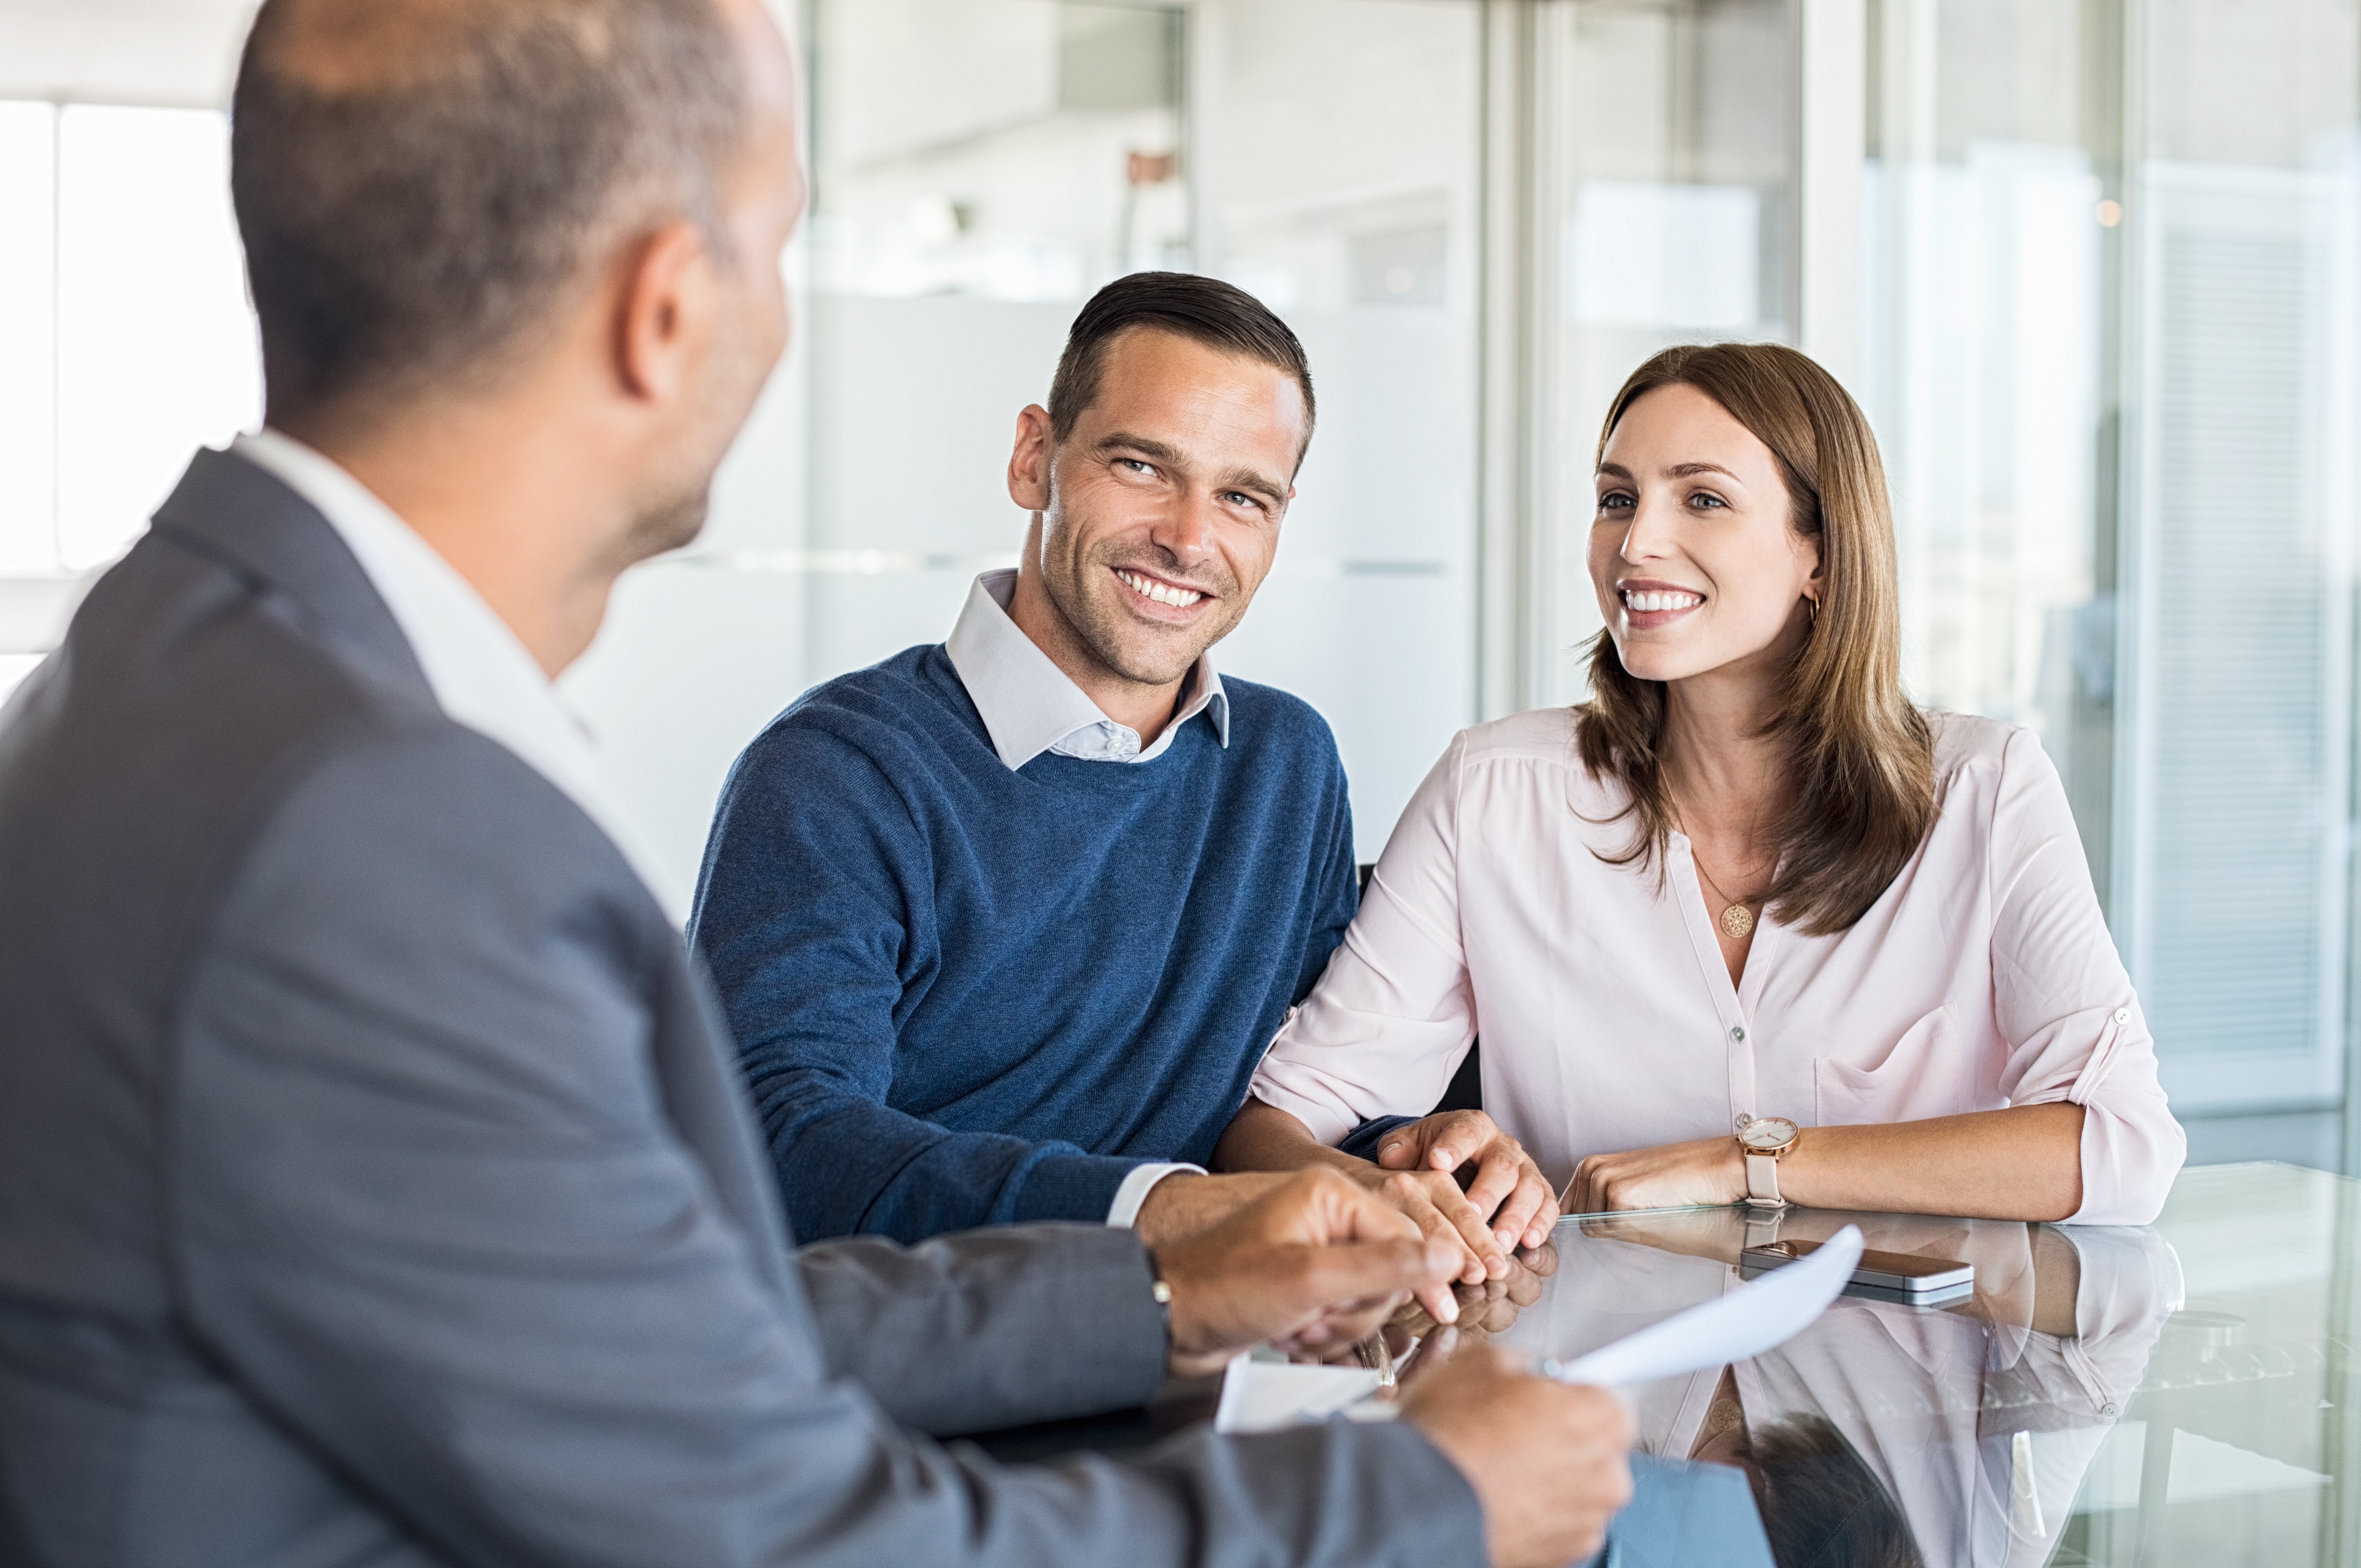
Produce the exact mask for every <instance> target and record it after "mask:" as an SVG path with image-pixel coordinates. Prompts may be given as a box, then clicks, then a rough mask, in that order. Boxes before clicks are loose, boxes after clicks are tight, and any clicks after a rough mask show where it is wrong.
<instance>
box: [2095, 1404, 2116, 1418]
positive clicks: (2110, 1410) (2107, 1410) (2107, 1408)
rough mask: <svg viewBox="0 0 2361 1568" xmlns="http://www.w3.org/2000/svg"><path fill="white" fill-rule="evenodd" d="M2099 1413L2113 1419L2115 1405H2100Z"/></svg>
mask: <svg viewBox="0 0 2361 1568" xmlns="http://www.w3.org/2000/svg"><path fill="white" fill-rule="evenodd" d="M2099 1414H2101V1415H2103V1416H2104V1417H2106V1418H2107V1419H2108V1420H2114V1416H2115V1407H2114V1406H2113V1405H2111V1404H2109V1405H2101V1406H2100V1407H2099Z"/></svg>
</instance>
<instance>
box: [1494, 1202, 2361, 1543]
mask: <svg viewBox="0 0 2361 1568" xmlns="http://www.w3.org/2000/svg"><path fill="white" fill-rule="evenodd" d="M1845 1223H1858V1224H1859V1225H1861V1229H1862V1231H1863V1233H1864V1234H1866V1236H1867V1238H1868V1243H1869V1245H1870V1246H1872V1247H1873V1248H1880V1249H1883V1250H1884V1251H1888V1252H1904V1253H1917V1254H1922V1255H1929V1256H1935V1257H1947V1258H1956V1259H1961V1260H1964V1261H1967V1262H1970V1263H1972V1264H1973V1265H1974V1266H1975V1269H1976V1289H1975V1294H1974V1296H1973V1297H1972V1298H1971V1299H1969V1300H1966V1301H1961V1302H1958V1303H1956V1304H1954V1305H1951V1306H1949V1307H1944V1308H1927V1307H1914V1306H1908V1305H1904V1304H1900V1303H1897V1302H1895V1301H1893V1300H1891V1299H1874V1300H1872V1299H1855V1298H1851V1297H1847V1298H1843V1299H1839V1301H1838V1302H1837V1303H1836V1304H1835V1305H1834V1306H1833V1307H1831V1308H1830V1309H1829V1310H1828V1311H1827V1312H1826V1313H1824V1314H1823V1315H1822V1316H1821V1318H1820V1319H1819V1321H1817V1322H1816V1323H1814V1324H1813V1325H1812V1327H1811V1328H1809V1329H1807V1330H1806V1331H1805V1332H1803V1333H1802V1334H1800V1335H1798V1336H1796V1338H1795V1339H1793V1340H1791V1341H1789V1342H1788V1343H1786V1344H1785V1345H1783V1346H1782V1347H1781V1348H1780V1349H1778V1350H1776V1351H1773V1352H1772V1353H1770V1354H1766V1355H1763V1356H1759V1357H1757V1358H1755V1359H1754V1360H1753V1361H1751V1362H1744V1363H1741V1364H1739V1365H1737V1366H1734V1367H1732V1368H1730V1370H1729V1379H1728V1381H1727V1383H1725V1381H1724V1377H1723V1374H1722V1373H1721V1372H1720V1371H1719V1370H1716V1371H1712V1372H1706V1373H1700V1374H1697V1375H1696V1376H1690V1377H1682V1378H1672V1379H1667V1380H1665V1381H1664V1382H1662V1383H1657V1384H1650V1385H1646V1386H1643V1387H1640V1388H1638V1389H1636V1390H1634V1391H1633V1406H1634V1412H1635V1416H1636V1423H1635V1424H1636V1427H1637V1431H1638V1434H1639V1440H1640V1445H1641V1446H1642V1448H1644V1449H1646V1450H1647V1451H1648V1452H1650V1453H1661V1454H1668V1455H1674V1456H1677V1457H1686V1456H1688V1455H1689V1454H1691V1453H1696V1452H1698V1451H1699V1449H1700V1446H1701V1445H1708V1444H1710V1445H1711V1446H1710V1447H1708V1448H1707V1449H1706V1452H1707V1453H1708V1454H1712V1453H1722V1454H1730V1455H1733V1456H1737V1455H1741V1454H1743V1455H1744V1456H1746V1457H1747V1461H1748V1463H1750V1464H1752V1465H1756V1466H1759V1467H1761V1474H1760V1475H1758V1479H1757V1491H1758V1494H1760V1495H1762V1496H1763V1497H1766V1499H1767V1501H1766V1507H1765V1510H1764V1511H1765V1516H1766V1519H1765V1523H1766V1527H1767V1528H1769V1529H1770V1530H1771V1532H1772V1534H1773V1540H1774V1542H1775V1541H1778V1540H1779V1538H1780V1535H1781V1532H1782V1530H1787V1531H1790V1532H1792V1535H1791V1539H1795V1540H1797V1541H1827V1542H1828V1544H1829V1545H1831V1546H1834V1547H1836V1548H1837V1550H1836V1551H1834V1552H1829V1553H1828V1554H1827V1555H1825V1556H1821V1557H1819V1558H1818V1559H1817V1561H1820V1562H1823V1563H1828V1564H1830V1565H1831V1568H1833V1565H1834V1564H1838V1563H1856V1562H1862V1563H1866V1562H1874V1563H1906V1562H1908V1561H1910V1558H1909V1556H1908V1555H1907V1554H1906V1550H1905V1552H1904V1553H1902V1554H1894V1553H1892V1552H1891V1551H1890V1549H1891V1548H1892V1547H1894V1546H1896V1545H1902V1544H1904V1543H1905V1542H1907V1543H1911V1544H1915V1546H1916V1552H1917V1555H1918V1560H1919V1561H1922V1562H1924V1563H1927V1564H1928V1565H1929V1568H1938V1565H1939V1568H1950V1565H1954V1564H1957V1565H1960V1568H1965V1565H1968V1564H1975V1565H1978V1568H1982V1565H1986V1564H1992V1565H2001V1564H2007V1565H2012V1568H2014V1565H2016V1564H2026V1565H2037V1564H2042V1563H2056V1564H2083V1563H2107V1564H2125V1565H2131V1564H2137V1565H2139V1568H2151V1565H2165V1564H2176V1565H2177V1564H2187V1565H2191V1568H2200V1565H2202V1568H2233V1565H2237V1564H2247V1563H2252V1564H2258V1565H2259V1564H2270V1565H2273V1568H2295V1565H2301V1564H2313V1563H2317V1564H2323V1565H2326V1564H2356V1563H2361V1388H2356V1387H2354V1386H2353V1382H2352V1376H2351V1373H2350V1370H2349V1368H2350V1366H2351V1365H2352V1360H2353V1357H2352V1355H2351V1354H2350V1351H2349V1348H2348V1347H2349V1346H2351V1345H2352V1344H2353V1343H2356V1337H2361V1324H2356V1318H2361V1288H2356V1286H2361V1270H2356V1261H2361V1258H2357V1257H2356V1255H2361V1183H2356V1182H2353V1181H2348V1180H2345V1179H2341V1178H2338V1177H2334V1176H2330V1175H2326V1174H2323V1173H2322V1172H2319V1171H2312V1170H2302V1169H2298V1168H2294V1167H2291V1166H2283V1165H2238V1166H2214V1167H2206V1168H2198V1169H2193V1170H2188V1171H2184V1172H2183V1173H2182V1174H2181V1176H2180V1180H2179V1181H2178V1183H2177V1184H2176V1185H2175V1187H2174V1189H2173V1194H2172V1199H2171V1201H2170V1202H2169V1204H2168V1205H2167V1206H2166V1208H2165V1212H2164V1213H2163V1215H2162V1216H2161V1217H2160V1218H2159V1219H2158V1222H2157V1223H2156V1224H2154V1225H2153V1226H2147V1227H2143V1228H2137V1229H2133V1228H2117V1227H2091V1226H2049V1225H2026V1224H2019V1223H1995V1222H1993V1221H1988V1220H1951V1219H1939V1218H1931V1217H1927V1216H1917V1215H1887V1214H1853V1213H1840V1212H1835V1211H1828V1210H1793V1211H1789V1212H1787V1213H1786V1215H1785V1216H1784V1217H1783V1218H1782V1219H1781V1220H1780V1221H1779V1222H1778V1223H1777V1227H1776V1235H1777V1237H1779V1238H1781V1239H1795V1240H1814V1239H1817V1238H1819V1237H1822V1236H1826V1235H1828V1234H1833V1233H1834V1232H1835V1231H1836V1230H1837V1229H1839V1227H1840V1226H1842V1225H1843V1224H1845ZM1770 1239H1773V1231H1772V1227H1771V1226H1770V1225H1768V1224H1766V1223H1763V1222H1761V1221H1756V1222H1754V1223H1752V1224H1750V1223H1749V1221H1748V1219H1747V1218H1746V1217H1745V1212H1743V1211H1741V1210H1737V1209H1702V1210H1683V1211H1676V1212H1649V1213H1642V1214H1626V1215H1602V1216H1590V1217H1583V1218H1574V1219H1567V1220H1565V1221H1562V1222H1561V1223H1559V1225H1558V1228H1557V1232H1556V1234H1555V1236H1554V1251H1555V1253H1556V1257H1555V1260H1554V1261H1555V1269H1554V1272H1553V1273H1552V1274H1551V1275H1550V1277H1549V1278H1548V1279H1547V1280H1546V1281H1545V1282H1543V1287H1542V1291H1541V1295H1540V1299H1538V1300H1535V1301H1533V1302H1532V1304H1531V1305H1529V1306H1527V1307H1525V1308H1524V1309H1523V1310H1522V1311H1521V1313H1520V1314H1519V1315H1518V1316H1517V1318H1516V1320H1515V1321H1513V1322H1512V1323H1510V1324H1508V1325H1507V1326H1505V1327H1504V1328H1503V1329H1501V1330H1500V1332H1498V1333H1496V1334H1495V1335H1493V1336H1492V1337H1493V1339H1494V1341H1495V1343H1499V1344H1503V1345H1507V1346H1511V1347H1514V1348H1517V1349H1520V1350H1523V1351H1526V1352H1528V1353H1530V1354H1533V1355H1534V1356H1536V1357H1540V1356H1558V1357H1565V1356H1569V1355H1573V1354H1579V1353H1581V1352H1583V1351H1586V1350H1589V1349H1592V1348H1595V1347H1597V1346H1598V1345H1602V1344H1605V1343H1609V1342H1611V1341H1613V1340H1616V1339H1619V1338H1620V1337H1621V1336H1623V1335H1624V1334H1627V1333H1630V1332H1633V1331H1634V1330H1636V1329H1639V1328H1642V1327H1644V1326H1646V1325H1647V1324H1648V1323H1651V1322H1653V1321H1657V1320H1659V1319H1662V1318H1664V1317H1668V1316H1670V1315H1671V1314H1672V1313H1674V1312H1675V1311H1678V1310H1681V1309H1683V1308H1685V1307H1687V1306H1691V1305H1694V1304H1695V1303H1697V1302H1698V1301H1700V1300H1703V1299H1707V1298H1708V1297H1711V1296H1714V1295H1717V1294H1719V1293H1721V1292H1723V1291H1725V1290H1728V1289H1731V1288H1735V1287H1736V1286H1737V1285H1738V1284H1739V1283H1740V1275H1739V1269H1738V1267H1737V1262H1738V1255H1739V1252H1740V1250H1741V1248H1743V1247H1745V1246H1747V1245H1759V1244H1760V1243H1762V1242H1763V1241H1766V1240H1770ZM1543 1267H1544V1268H1546V1267H1547V1265H1546V1264H1544V1265H1543ZM1733 1390H1734V1392H1735V1394H1736V1403H1737V1409H1736V1410H1733V1409H1731V1407H1730V1393H1731V1392H1732V1391H1733ZM1749 1450H1751V1453H1748V1452H1747V1451H1749ZM1774 1516H1775V1517H1774ZM1839 1538H1841V1539H1839ZM1881 1542H1883V1545H1881Z"/></svg>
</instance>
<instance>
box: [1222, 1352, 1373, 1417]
mask: <svg viewBox="0 0 2361 1568" xmlns="http://www.w3.org/2000/svg"><path fill="white" fill-rule="evenodd" d="M1377 1388H1378V1375H1377V1374H1376V1373H1374V1372H1372V1371H1369V1370H1368V1369H1367V1367H1361V1366H1311V1365H1303V1366H1297V1365H1289V1364H1288V1363H1286V1362H1278V1361H1257V1360H1255V1359H1254V1358H1253V1357H1252V1356H1249V1355H1241V1356H1239V1357H1238V1358H1237V1359H1236V1360H1235V1361H1233V1362H1231V1363H1230V1365H1229V1369H1228V1370H1227V1371H1225V1372H1224V1373H1223V1374H1222V1402H1221V1403H1220V1404H1219V1405H1218V1406H1216V1407H1215V1408H1214V1410H1213V1430H1214V1431H1218V1432H1238V1431H1278V1430H1279V1428H1281V1427H1291V1426H1297V1425H1300V1424H1301V1423H1302V1422H1304V1421H1323V1420H1327V1419H1328V1418H1329V1417H1330V1416H1333V1415H1336V1414H1338V1413H1340V1412H1342V1411H1344V1410H1345V1409H1346V1408H1347V1407H1349V1406H1352V1405H1355V1404H1357V1403H1358V1402H1359V1401H1360V1400H1362V1399H1364V1398H1367V1396H1369V1395H1370V1394H1373V1393H1375V1392H1376V1391H1377ZM1385 1409H1386V1410H1387V1411H1388V1412H1389V1413H1390V1411H1391V1410H1392V1409H1393V1407H1392V1406H1390V1405H1389V1406H1386V1407H1385Z"/></svg>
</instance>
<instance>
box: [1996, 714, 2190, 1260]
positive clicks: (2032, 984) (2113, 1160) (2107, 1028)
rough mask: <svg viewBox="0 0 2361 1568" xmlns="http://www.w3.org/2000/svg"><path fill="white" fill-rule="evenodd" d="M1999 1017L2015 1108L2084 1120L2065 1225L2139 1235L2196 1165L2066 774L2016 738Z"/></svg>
mask: <svg viewBox="0 0 2361 1568" xmlns="http://www.w3.org/2000/svg"><path fill="white" fill-rule="evenodd" d="M1989 864H1990V867H1991V876H1992V898H1993V938H1992V958H1993V1016H1994V1021H1995V1022H1996V1023H1997V1024H1998V1025H1999V1028H2000V1032H2001V1035H2002V1037H2003V1038H2004V1039H2005V1040H2006V1041H2007V1042H2008V1043H2009V1047H2010V1049H2009V1060H2008V1065H2007V1068H2006V1069H2004V1072H2003V1073H2002V1076H2001V1085H2000V1086H2001V1091H2002V1092H2003V1093H2004V1094H2005V1095H2007V1096H2008V1100H2009V1103H2011V1104H2012V1105H2047V1104H2054V1103H2057V1102H2061V1101H2064V1102H2071V1103H2073V1104H2077V1105H2080V1106H2081V1107H2082V1108H2083V1111H2084V1115H2083V1119H2082V1206H2081V1208H2080V1209H2078V1210H2077V1211H2075V1212H2074V1213H2073V1214H2072V1215H2071V1216H2070V1218H2069V1221H2068V1223H2071V1224H2090V1225H2144V1224H2147V1223H2148V1222H2150V1221H2152V1220H2154V1219H2155V1218H2156V1216H2157V1214H2158V1212H2159V1211H2160V1210H2161V1209H2162V1208H2163V1207H2164V1199H2165V1194H2166V1193H2167V1192H2168V1191H2169V1190H2171V1187H2172V1179H2173V1177H2174V1176H2175V1175H2176V1174H2177V1173H2178V1172H2179V1171H2180V1162H2181V1159H2182V1157H2184V1156H2185V1155H2186V1154H2187V1152H2188V1138H2187V1136H2186V1135H2184V1134H2183V1133H2182V1132H2181V1130H2180V1123H2178V1122H2176V1121H2175V1120H2174V1119H2173V1115H2172V1112H2171V1109H2170V1107H2169V1105H2167V1103H2166V1102H2165V1094H2164V1088H2163V1086H2162V1084H2160V1083H2159V1082H2158V1080H2157V1065H2156V1045H2155V1041H2154V1039H2153V1038H2152V1037H2151V1036H2150V1035H2149V1034H2148V1028H2147V1018H2146V1017H2144V1016H2143V1015H2142V1014H2141V1012H2140V1005H2139V998H2138V997H2137V996H2136V994H2134V992H2133V991H2132V982H2131V976H2130V975H2129V974H2128V973H2126V972H2125V969H2124V964H2123V959H2122V958H2121V957H2120V956H2119V955H2118V954H2117V953H2116V951H2115V944H2114V938H2113V937H2112V936H2110V935H2109V933H2108V931H2107V923H2106V920H2105V918H2104V916H2102V915H2101V914H2100V912H2099V900H2098V896H2097V894H2095V893H2094V892H2093V891H2092V886H2091V872H2090V867H2089V864H2088V862H2087V861H2085V860H2084V858H2083V855H2082V841H2081V837H2080V836H2079V835H2078V834H2077V833H2076V831H2075V828H2074V817H2073V813H2072V811H2071V810H2070V808H2069V807H2068V806H2067V802H2066V790H2065V786H2064V785H2063V784H2061V783H2060V782H2059V777H2058V770H2057V769H2056V768H2055V767H2053V766H2052V765H2051V764H2050V762H2049V759H2048V756H2046V755H2045V754H2044V753H2043V752H2042V750H2041V747H2040V743H2039V742H2038V741H2037V740H2035V739H2034V737H2033V736H2032V735H2031V734H2029V733H2025V732H2019V733H2017V734H2015V735H2014V736H2011V737H2010V739H2009V741H2008V744H2007V746H2006V748H2005V749H2004V751H2003V754H2002V761H2001V778H2000V784H1999V788H1998V790H1997V793H1996V794H1995V795H1994V799H1993V824H1992V857H1991V860H1990V861H1989Z"/></svg>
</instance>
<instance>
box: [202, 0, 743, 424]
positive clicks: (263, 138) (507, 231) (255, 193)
mask: <svg viewBox="0 0 2361 1568" xmlns="http://www.w3.org/2000/svg"><path fill="white" fill-rule="evenodd" d="M746 96H747V89H746V81H745V71H744V67H743V65H742V63H741V60H740V57H739V52H738V49H737V45H736V42H735V40H734V38H733V36H732V33H731V29H730V25H729V22H728V21H727V19H726V18H725V17H724V16H723V15H722V13H721V12H720V10H719V8H718V6H717V5H716V0H266V3H265V4H264V5H263V6H262V9H261V12H260V15H259V16H258V17H257V18H256V21H255V25H254V31H253V33H252V35H251V36H250V37H249V38H248V39H247V47H246V56H245V60H244V62H243V64H242V65H241V67H240V69H239V71H238V80H237V90H236V97H235V99H234V101H233V105H232V110H231V159H230V186H231V192H232V194H233V196H234V198H235V200H236V207H237V219H238V228H239V231H240V233H241V235H242V236H243V237H244V239H245V242H246V253H247V274H248V277H249V279H250V280H251V282H252V286H253V291H254V303H255V309H256V312H257V313H258V315H259V316H260V318H261V323H262V347H263V366H264V372H265V378H266V381H267V383H268V389H269V402H270V415H271V419H272V420H273V422H283V421H284V420H285V419H286V418H287V417H288V416H289V415H291V414H304V413H310V412H314V411H319V410H322V409H324V408H326V407H329V406H332V405H333V406H342V405H345V404H347V403H353V404H360V405H364V406H368V405H375V404H378V403H379V402H388V401H397V400H402V399H405V398H407V397H410V396H412V395H414V394H416V393H418V392H420V391H422V390H424V389H426V388H427V387H429V386H431V385H434V384H436V383H439V382H443V381H446V380H449V379H451V378H463V379H469V380H489V379H490V378H495V377H497V375H498V373H499V371H500V369H501V368H502V367H504V366H505V365H506V364H507V363H508V362H509V360H510V358H511V356H513V355H514V354H515V353H516V352H517V351H519V350H521V349H522V348H524V347H526V346H527V345H529V344H530V343H531V342H532V340H533V335H534V332H535V329H536V328H537V327H542V326H544V325H550V324H554V323H555V321H556V320H557V319H558V317H559V315H560V314H561V307H562V306H564V305H565V304H566V303H570V302H572V301H573V300H574V298H575V297H576V296H577V291H578V290H579V289H581V288H583V287H586V286H588V285H589V284H590V283H592V282H593V281H594V280H595V275H596V273H597V271H598V268H599V267H600V265H601V264H602V263H603V262H605V261H606V260H607V259H608V258H609V256H610V254H611V253H612V251H613V249H614V247H616V246H617V245H618V244H620V242H622V241H623V240H625V239H627V238H629V237H631V236H632V235H634V234H636V233H638V232H642V231H643V230H645V229H647V228H652V227H653V226H655V225H659V224H662V223H664V222H667V221H672V220H675V219H679V218H688V219H691V220H694V221H695V222H696V223H697V224H698V225H699V226H700V227H701V228H703V229H705V230H706V232H707V233H708V236H710V237H711V239H712V241H713V243H714V245H715V247H717V249H722V250H724V251H725V252H726V242H725V241H724V239H723V235H722V225H721V223H720V221H719V211H720V207H721V195H720V190H721V186H722V183H723V181H724V179H725V176H726V175H727V173H728V171H729V169H730V164H731V161H732V159H733V158H734V157H735V156H736V154H737V152H738V149H739V148H740V147H741V143H742V142H743V141H744V139H745V136H746V125H747V105H746Z"/></svg>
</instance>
